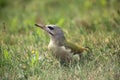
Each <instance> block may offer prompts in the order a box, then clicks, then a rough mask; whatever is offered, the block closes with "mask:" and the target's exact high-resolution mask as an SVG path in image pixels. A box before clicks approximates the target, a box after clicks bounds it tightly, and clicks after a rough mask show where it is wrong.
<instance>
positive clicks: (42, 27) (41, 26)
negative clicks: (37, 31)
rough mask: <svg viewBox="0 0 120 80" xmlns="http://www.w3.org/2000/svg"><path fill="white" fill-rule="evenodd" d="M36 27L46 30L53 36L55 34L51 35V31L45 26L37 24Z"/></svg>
mask: <svg viewBox="0 0 120 80" xmlns="http://www.w3.org/2000/svg"><path fill="white" fill-rule="evenodd" d="M35 26H37V27H40V28H41V29H43V30H45V31H46V32H47V33H49V34H51V35H52V36H53V33H51V32H50V30H49V29H48V28H47V27H46V26H45V25H42V24H35Z"/></svg>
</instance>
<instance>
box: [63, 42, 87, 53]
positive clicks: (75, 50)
mask: <svg viewBox="0 0 120 80" xmlns="http://www.w3.org/2000/svg"><path fill="white" fill-rule="evenodd" d="M65 47H66V48H69V49H71V51H72V52H73V53H74V54H81V53H82V52H83V51H86V48H84V47H80V46H77V45H75V44H73V43H71V42H69V41H68V42H66V43H65Z"/></svg>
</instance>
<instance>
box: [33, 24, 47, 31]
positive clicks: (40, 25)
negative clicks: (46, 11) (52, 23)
mask: <svg viewBox="0 0 120 80" xmlns="http://www.w3.org/2000/svg"><path fill="white" fill-rule="evenodd" d="M35 26H37V27H40V28H41V29H44V30H45V25H42V24H35Z"/></svg>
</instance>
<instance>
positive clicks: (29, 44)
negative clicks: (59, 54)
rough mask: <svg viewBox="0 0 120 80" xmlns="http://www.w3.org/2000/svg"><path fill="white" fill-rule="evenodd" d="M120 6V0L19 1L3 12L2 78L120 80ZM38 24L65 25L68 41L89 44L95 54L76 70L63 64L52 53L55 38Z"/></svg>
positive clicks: (0, 39) (0, 30) (0, 27)
mask: <svg viewBox="0 0 120 80" xmlns="http://www.w3.org/2000/svg"><path fill="white" fill-rule="evenodd" d="M102 1H103V2H102ZM104 1H105V2H104ZM117 4H119V3H118V2H117V0H114V1H113V2H107V0H101V1H100V2H99V1H95V2H93V1H91V2H90V1H89V0H79V1H78V0H77V1H70V0H67V1H64V0H61V1H56V0H48V1H45V0H41V1H39V0H35V1H34V0H29V1H28V0H26V1H20V0H18V1H14V2H13V3H10V4H9V5H7V6H6V7H4V8H2V9H1V11H0V12H1V13H0V14H1V16H0V17H1V19H0V79H1V80H119V79H120V68H119V66H120V37H119V33H120V28H119V26H120V11H119V8H118V7H119V5H117ZM108 5H109V6H108ZM35 23H43V24H56V25H58V26H60V27H61V28H62V29H63V31H64V32H65V36H66V38H67V39H68V40H70V41H73V42H74V43H75V44H79V45H82V46H89V47H90V48H91V49H92V53H88V54H86V55H84V58H83V59H82V60H81V61H80V62H79V63H77V64H76V65H75V66H69V67H63V66H60V64H59V62H58V61H57V60H56V59H54V57H53V56H51V52H50V51H48V50H47V45H48V43H49V37H48V36H47V34H46V33H45V32H44V31H42V30H41V29H39V28H36V27H35V26H34V24H35ZM89 54H90V55H89Z"/></svg>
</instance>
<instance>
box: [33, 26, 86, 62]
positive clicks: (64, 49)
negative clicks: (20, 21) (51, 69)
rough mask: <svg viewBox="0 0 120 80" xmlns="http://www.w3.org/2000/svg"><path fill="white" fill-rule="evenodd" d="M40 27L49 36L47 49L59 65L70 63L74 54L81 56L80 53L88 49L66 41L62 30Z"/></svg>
mask: <svg viewBox="0 0 120 80" xmlns="http://www.w3.org/2000/svg"><path fill="white" fill-rule="evenodd" d="M35 26H37V27H40V28H41V29H43V30H44V31H45V32H47V33H48V34H49V36H50V42H49V45H48V49H49V50H51V51H52V52H53V55H54V56H55V57H56V58H57V59H59V60H60V62H61V63H64V62H65V63H66V62H67V63H70V62H71V61H72V58H73V56H74V55H75V54H77V55H79V56H81V55H82V52H84V51H87V50H88V48H86V47H80V46H77V45H75V44H74V43H71V42H69V41H67V40H66V38H65V36H64V32H63V30H62V29H61V28H60V27H58V26H56V25H41V24H35Z"/></svg>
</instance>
